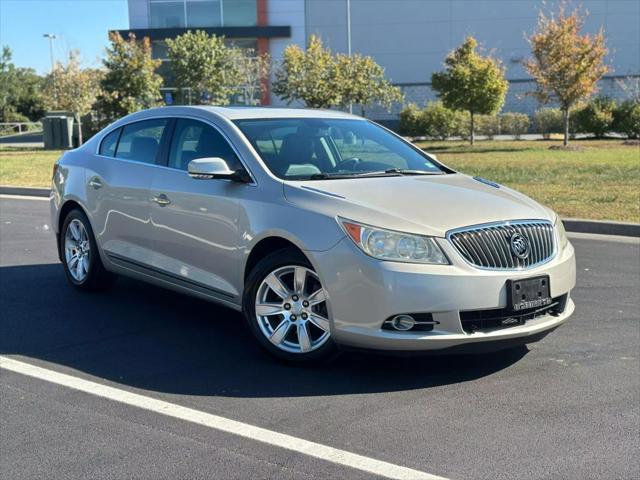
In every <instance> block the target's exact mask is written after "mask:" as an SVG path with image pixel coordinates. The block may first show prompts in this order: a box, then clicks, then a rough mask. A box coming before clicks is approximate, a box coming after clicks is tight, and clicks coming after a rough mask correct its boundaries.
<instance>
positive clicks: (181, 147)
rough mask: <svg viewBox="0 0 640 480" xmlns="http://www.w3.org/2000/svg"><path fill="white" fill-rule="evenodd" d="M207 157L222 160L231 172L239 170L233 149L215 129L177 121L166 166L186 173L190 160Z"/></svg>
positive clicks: (185, 120)
mask: <svg viewBox="0 0 640 480" xmlns="http://www.w3.org/2000/svg"><path fill="white" fill-rule="evenodd" d="M207 157H219V158H222V159H223V160H224V161H226V162H227V165H229V168H230V169H231V170H237V169H239V168H241V164H240V161H239V160H238V157H236V154H235V153H234V151H233V149H232V148H231V146H230V145H229V143H228V142H227V141H226V140H225V139H224V137H223V136H222V135H221V134H220V133H219V132H218V131H217V130H216V129H215V128H213V127H211V126H209V125H207V124H206V123H203V122H199V121H197V120H190V119H184V118H181V119H178V121H177V122H176V128H175V131H174V133H173V139H172V140H171V149H170V151H169V164H168V166H169V167H171V168H177V169H179V170H185V171H186V170H187V168H188V166H189V162H190V161H191V160H195V159H196V158H207Z"/></svg>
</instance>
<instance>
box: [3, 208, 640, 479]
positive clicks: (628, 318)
mask: <svg viewBox="0 0 640 480" xmlns="http://www.w3.org/2000/svg"><path fill="white" fill-rule="evenodd" d="M48 224H49V217H48V203H47V202H46V201H42V200H30V199H15V198H8V197H4V198H0V225H1V227H0V229H1V230H0V299H1V309H0V314H1V320H0V355H2V356H4V357H8V358H11V359H14V360H19V361H20V362H24V363H26V364H30V365H35V366H39V367H43V368H46V369H47V370H49V371H54V372H62V373H65V374H68V375H71V376H73V377H75V378H78V379H81V380H89V381H91V382H95V383H97V384H100V385H109V386H112V387H117V388H118V389H119V390H123V391H126V392H135V393H137V394H140V395H143V396H145V397H148V398H150V399H155V400H163V401H166V402H170V403H171V404H177V405H179V406H183V407H189V408H190V409H193V410H195V411H197V412H204V413H205V414H213V415H217V416H220V417H224V418H227V419H232V420H236V421H239V422H244V423H246V424H248V425H252V426H258V427H263V428H265V429H268V430H269V431H273V432H278V433H284V434H288V435H291V436H293V437H295V438H297V439H301V441H312V442H317V443H320V444H323V445H326V446H330V447H333V448H335V449H339V450H340V451H343V452H352V453H356V454H359V455H362V456H363V457H367V458H370V459H377V460H382V461H384V462H389V463H390V464H393V465H397V466H402V467H407V468H410V469H414V470H416V471H420V472H428V473H430V474H434V475H440V476H443V477H447V478H452V479H498V478H504V479H520V478H523V479H529V478H536V479H537V478H575V479H591V478H593V479H602V478H622V479H637V478H640V462H639V458H640V457H639V456H638V455H639V452H640V243H638V241H637V240H629V239H612V238H597V239H594V238H584V237H580V238H572V242H573V244H574V246H575V247H576V250H577V258H578V272H579V273H578V277H579V278H578V287H577V288H576V289H575V291H574V292H573V297H574V300H575V302H576V304H577V311H576V314H575V316H574V317H573V318H572V319H571V320H570V321H569V323H567V324H566V325H564V326H563V327H561V328H560V329H558V330H557V331H555V332H554V333H552V334H551V335H550V336H548V337H547V338H545V339H544V340H543V341H542V342H540V343H537V344H534V345H531V346H530V347H528V348H527V349H520V350H516V351H511V352H508V353H500V354H492V355H484V356H458V357H420V358H389V357H382V356H376V355H369V354H367V355H364V354H356V353H349V354H345V355H343V356H342V357H340V358H339V359H338V360H337V361H336V362H334V363H333V364H331V365H328V366H325V367H323V368H316V369H305V368H293V367H288V366H285V365H282V364H279V363H276V362H274V361H273V360H272V359H271V358H270V357H268V356H267V355H266V354H263V353H262V352H261V351H260V350H259V349H258V348H257V347H256V346H255V345H254V343H253V342H252V341H251V339H250V337H249V333H248V332H247V331H245V329H244V327H243V326H242V324H241V322H240V317H239V315H238V314H237V313H235V312H233V311H230V310H227V309H225V308H222V307H218V306H216V305H212V304H209V303H206V302H203V301H200V300H196V299H193V298H189V297H186V296H182V295H179V294H175V293H172V292H168V291H165V290H162V289H159V288H156V287H151V286H147V285H144V284H141V283H138V282H135V281H132V280H127V279H121V280H119V281H118V283H117V284H116V286H115V287H114V288H113V290H111V291H110V292H108V293H103V294H95V295H94V294H92V295H88V294H80V293H78V292H76V291H74V290H73V289H71V288H70V287H69V286H67V284H66V282H65V280H64V274H63V271H62V266H61V265H60V264H59V263H58V260H57V256H56V253H55V245H54V244H55V242H54V237H53V234H52V233H51V230H50V228H49V226H48ZM1 366H2V363H0V367H1ZM379 473H382V474H384V471H381V472H379ZM0 477H1V478H3V479H5V478H6V479H21V478H43V477H46V478H121V477H126V478H243V479H245V478H296V479H298V478H300V479H302V478H305V479H306V478H313V479H316V478H375V475H374V474H373V473H371V472H367V471H365V470H362V469H356V468H350V467H347V466H345V465H344V463H340V462H338V461H327V460H322V459H319V458H316V457H314V456H313V455H305V454H302V453H299V452H295V451H292V450H288V449H285V448H280V447H278V446H275V445H272V444H268V443H263V442H259V441H255V440H252V439H249V438H245V437H242V436H238V435H234V434H230V433H227V432H222V431H220V430H219V429H216V428H210V427H208V426H206V425H198V424H195V423H193V422H187V421H183V420H179V419H176V418H171V417H167V416H166V415H162V414H159V413H157V412H155V411H151V410H147V409H144V408H138V407H134V406H131V405H125V404H123V403H121V402H118V401H114V400H110V399H107V398H102V397H99V396H96V395H92V394H89V393H85V392H81V391H77V390H74V389H70V388H67V387H65V386H61V385H58V384H56V383H52V382H49V381H46V380H43V379H39V378H34V377H32V376H27V375H22V374H20V373H16V372H14V371H9V370H7V369H1V368H0Z"/></svg>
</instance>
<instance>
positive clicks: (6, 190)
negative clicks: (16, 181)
mask: <svg viewBox="0 0 640 480" xmlns="http://www.w3.org/2000/svg"><path fill="white" fill-rule="evenodd" d="M50 194H51V189H50V188H36V187H12V186H9V185H0V195H23V196H25V197H49V195H50Z"/></svg>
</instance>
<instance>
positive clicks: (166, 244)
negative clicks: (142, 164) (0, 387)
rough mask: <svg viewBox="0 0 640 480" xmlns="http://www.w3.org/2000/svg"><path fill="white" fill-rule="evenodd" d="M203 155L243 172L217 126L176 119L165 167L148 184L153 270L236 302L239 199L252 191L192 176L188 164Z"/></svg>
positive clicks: (239, 186)
mask: <svg viewBox="0 0 640 480" xmlns="http://www.w3.org/2000/svg"><path fill="white" fill-rule="evenodd" d="M206 157H220V158H222V159H224V160H225V161H226V162H227V164H228V165H229V167H230V168H231V169H232V170H235V169H238V168H241V163H240V161H239V159H238V157H237V155H236V153H235V151H234V150H233V148H232V147H231V146H230V144H229V143H228V142H227V140H226V139H225V138H224V137H223V135H222V134H221V133H220V132H219V131H218V130H217V129H216V128H214V127H213V126H211V125H210V124H207V123H204V122H202V121H199V120H195V119H188V118H179V119H177V120H176V123H175V128H174V130H173V136H172V140H171V142H170V144H169V148H168V151H167V165H166V167H167V168H158V169H157V172H156V173H155V174H154V176H153V180H152V184H151V196H152V198H153V199H155V203H154V204H153V205H152V207H151V223H152V225H153V237H154V239H155V242H154V250H155V251H156V256H155V259H154V267H156V268H157V269H158V270H160V271H162V272H164V273H166V274H167V275H169V276H171V277H172V278H173V279H174V280H175V281H177V282H179V283H182V284H184V285H185V286H188V287H190V288H195V289H197V290H200V291H202V292H203V293H206V294H208V295H211V296H214V297H217V298H219V299H221V300H226V301H231V302H233V303H237V301H238V295H239V291H238V272H239V262H238V258H239V252H238V243H239V232H238V212H239V206H238V197H239V196H241V195H242V191H243V189H246V188H252V187H250V186H248V185H246V184H241V183H237V182H232V181H229V180H199V179H194V178H192V177H190V176H189V174H188V173H187V167H188V165H189V162H190V161H191V160H194V159H196V158H206Z"/></svg>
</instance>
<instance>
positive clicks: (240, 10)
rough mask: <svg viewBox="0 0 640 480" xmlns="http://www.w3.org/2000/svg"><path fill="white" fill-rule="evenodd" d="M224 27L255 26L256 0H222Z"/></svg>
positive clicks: (256, 21)
mask: <svg viewBox="0 0 640 480" xmlns="http://www.w3.org/2000/svg"><path fill="white" fill-rule="evenodd" d="M222 9H223V12H224V25H225V27H255V26H256V25H257V24H258V6H257V2H256V0H224V1H223V5H222Z"/></svg>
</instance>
